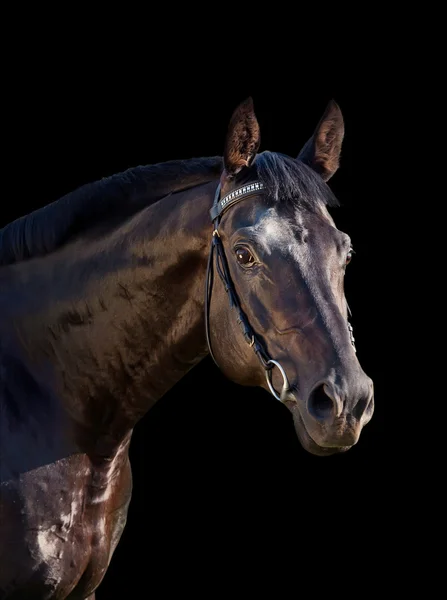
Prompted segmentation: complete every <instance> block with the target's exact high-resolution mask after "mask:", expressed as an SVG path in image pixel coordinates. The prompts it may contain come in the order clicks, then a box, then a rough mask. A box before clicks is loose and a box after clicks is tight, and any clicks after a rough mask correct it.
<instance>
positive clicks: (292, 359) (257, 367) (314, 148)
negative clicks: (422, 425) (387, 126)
mask: <svg viewBox="0 0 447 600" xmlns="http://www.w3.org/2000/svg"><path fill="white" fill-rule="evenodd" d="M343 135H344V124H343V118H342V115H341V112H340V109H339V108H338V106H337V105H336V104H335V103H334V102H331V103H330V104H329V106H328V108H327V110H326V112H325V114H324V115H323V117H322V119H321V121H320V123H319V124H318V126H317V128H316V130H315V132H314V134H313V136H312V137H311V138H310V139H309V141H308V142H307V144H306V145H305V146H304V148H303V149H302V151H301V153H300V154H299V156H298V157H297V158H291V157H288V156H285V155H282V154H278V153H272V152H263V153H258V149H259V144H260V135H259V125H258V122H257V120H256V117H255V114H254V111H253V104H252V101H251V99H249V100H247V101H246V102H244V103H242V104H241V105H240V106H239V107H238V108H237V109H236V111H235V113H234V114H233V117H232V119H231V122H230V125H229V129H228V134H227V139H226V143H225V149H224V156H223V159H222V158H221V157H215V158H202V159H192V160H185V161H171V162H166V163H163V164H158V165H152V166H147V167H137V168H134V169H130V170H128V171H126V172H124V173H122V174H119V175H115V176H112V177H109V178H106V179H104V180H101V181H99V182H96V183H93V184H89V185H86V186H84V187H81V188H80V189H78V190H76V191H74V192H73V193H71V194H68V195H67V196H65V197H63V198H61V199H60V200H59V201H57V202H55V203H53V204H51V205H48V206H46V207H44V208H43V209H41V210H38V211H36V212H34V213H31V214H29V215H27V216H25V217H23V218H21V219H18V220H17V221H14V222H13V223H11V224H9V225H8V226H6V227H5V228H4V229H3V230H1V231H0V265H1V267H0V287H1V295H0V314H1V320H0V476H1V498H0V597H1V598H2V599H6V598H8V599H11V600H12V599H17V598H27V599H28V600H32V599H34V598H38V599H39V600H43V599H47V598H48V599H49V598H58V599H62V598H64V599H66V598H70V599H73V598H94V596H95V589H96V588H97V586H98V585H99V584H100V582H101V580H102V578H103V577H104V574H105V572H106V570H107V568H108V565H109V562H110V559H111V556H112V553H113V552H114V549H115V547H116V545H117V543H118V541H119V539H120V536H121V533H122V531H123V528H124V526H125V522H126V515H127V508H128V504H129V500H130V496H131V488H132V480H131V469H130V465H129V457H128V450H129V443H130V440H131V436H132V431H133V429H134V427H135V425H136V424H137V423H138V421H139V420H140V419H141V418H142V416H143V415H145V414H146V413H147V411H148V410H149V409H150V408H151V407H152V406H153V405H154V403H155V402H156V401H157V400H158V399H159V398H161V397H162V396H163V395H164V394H165V393H166V392H167V390H169V389H170V388H172V386H173V385H174V384H175V383H176V382H178V381H179V380H180V379H181V378H182V377H183V376H184V375H185V374H186V373H187V372H188V371H189V370H190V369H191V368H192V367H194V365H196V364H197V363H198V362H199V361H200V360H202V359H203V358H204V357H205V356H206V355H207V354H208V353H209V352H210V351H211V353H212V356H213V358H214V359H215V361H216V362H217V364H218V365H219V367H220V369H221V370H222V372H223V373H224V374H225V375H226V376H227V377H228V378H229V379H231V380H233V381H234V382H237V383H239V384H241V385H242V386H262V387H264V388H265V389H266V390H267V391H268V392H269V393H271V394H272V396H273V397H274V398H277V399H278V400H280V401H281V402H283V403H284V404H285V405H286V406H287V407H288V408H289V409H290V411H291V413H292V414H293V419H294V422H295V426H296V432H297V435H298V436H299V439H300V441H301V444H302V445H303V447H304V448H305V449H306V450H308V451H309V452H311V453H314V454H317V455H322V456H327V455H330V454H333V453H339V452H343V451H346V450H347V449H349V448H350V447H352V446H353V445H354V444H355V443H356V442H357V441H358V439H359V435H360V432H361V429H362V427H363V426H364V425H365V424H366V423H367V422H368V421H369V420H370V419H371V416H372V413H373V405H374V403H373V385H372V381H371V380H370V379H369V378H368V377H367V376H366V375H365V373H364V372H363V370H362V369H361V367H360V364H359V362H358V359H357V356H356V353H355V347H354V343H353V337H352V330H351V329H350V325H349V322H348V313H349V309H348V306H347V303H346V299H345V296H344V291H343V281H344V274H345V269H346V265H347V264H348V263H349V261H350V260H351V256H352V252H353V251H352V247H351V242H350V238H349V237H348V236H347V235H346V234H345V233H342V232H341V231H339V230H338V229H337V228H336V226H335V224H334V222H333V220H332V218H331V216H330V214H329V212H328V207H330V206H336V205H337V200H336V198H335V197H334V195H333V193H332V192H331V190H330V188H329V187H328V185H327V183H326V182H327V180H328V179H329V178H330V177H331V176H332V175H333V174H334V173H335V171H336V170H337V168H338V164H339V155H340V149H341V144H342V140H343ZM216 275H219V276H216ZM241 389H242V388H241Z"/></svg>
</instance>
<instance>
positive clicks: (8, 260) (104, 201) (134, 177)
mask: <svg viewBox="0 0 447 600" xmlns="http://www.w3.org/2000/svg"><path fill="white" fill-rule="evenodd" d="M222 168H223V162H222V158H221V157H217V156H215V157H210V158H192V159H188V160H172V161H167V162H163V163H157V164H153V165H148V166H138V167H133V168H130V169H128V170H126V171H124V172H122V173H117V174H115V175H111V176H110V177H104V178H103V179H100V180H98V181H95V182H93V183H87V184H85V185H83V186H81V187H79V188H77V189H76V190H74V191H72V192H70V193H68V194H66V195H65V196H62V197H61V198H60V199H59V200H55V201H54V202H52V203H51V204H48V205H46V206H44V207H42V208H39V209H37V210H35V211H33V212H31V213H29V214H27V215H24V216H22V217H19V218H18V219H16V220H15V221H12V222H11V223H9V224H8V225H6V226H5V227H3V229H0V266H4V265H9V264H12V263H17V262H20V261H23V260H28V259H30V258H33V257H36V256H42V255H45V254H49V253H50V252H54V251H55V250H57V249H58V248H59V247H61V246H62V245H64V244H66V243H67V242H69V241H70V240H72V239H73V238H74V237H75V236H76V235H79V234H81V233H84V232H85V231H86V230H88V229H91V228H92V227H95V226H97V225H98V224H100V223H101V222H103V221H108V220H110V219H111V218H113V219H115V220H116V219H118V218H121V219H125V218H128V217H130V216H132V215H134V214H135V213H137V212H138V211H140V210H142V209H143V208H145V207H146V206H149V205H151V204H154V203H155V202H157V201H158V200H160V199H161V198H163V197H164V196H167V195H168V194H170V193H173V192H179V191H182V190H185V189H187V188H190V187H194V186H196V185H200V184H202V183H207V182H209V181H212V180H213V179H215V178H217V177H218V176H219V175H220V173H221V172H222Z"/></svg>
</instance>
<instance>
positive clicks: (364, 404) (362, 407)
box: [352, 396, 374, 421]
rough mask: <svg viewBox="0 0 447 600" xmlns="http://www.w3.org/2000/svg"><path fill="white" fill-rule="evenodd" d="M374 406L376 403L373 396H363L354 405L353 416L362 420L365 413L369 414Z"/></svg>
mask: <svg viewBox="0 0 447 600" xmlns="http://www.w3.org/2000/svg"><path fill="white" fill-rule="evenodd" d="M373 406H374V404H373V397H372V396H367V397H365V398H361V399H360V400H359V401H358V402H357V404H356V405H355V406H354V408H353V410H352V416H353V417H355V418H356V419H357V420H358V421H360V419H361V418H362V417H363V415H366V416H369V413H370V412H371V410H372V408H373Z"/></svg>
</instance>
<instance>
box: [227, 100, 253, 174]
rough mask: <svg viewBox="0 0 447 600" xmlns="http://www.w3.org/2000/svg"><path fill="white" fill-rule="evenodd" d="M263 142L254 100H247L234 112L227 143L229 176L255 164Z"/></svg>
mask: <svg viewBox="0 0 447 600" xmlns="http://www.w3.org/2000/svg"><path fill="white" fill-rule="evenodd" d="M260 142H261V136H260V130H259V123H258V120H257V119H256V115H255V112H254V108H253V100H252V98H247V99H246V100H245V101H244V102H242V103H241V104H240V105H239V106H238V107H237V108H236V110H235V111H234V113H233V115H232V117H231V120H230V123H229V125H228V132H227V138H226V141H225V151H224V165H225V171H226V173H227V175H229V176H230V177H232V176H234V175H236V174H237V173H239V171H241V169H243V168H244V167H250V165H251V164H252V163H253V161H254V159H255V156H256V153H257V151H258V149H259V145H260Z"/></svg>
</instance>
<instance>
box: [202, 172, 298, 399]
mask: <svg viewBox="0 0 447 600" xmlns="http://www.w3.org/2000/svg"><path fill="white" fill-rule="evenodd" d="M263 190H264V184H263V183H262V182H260V181H254V182H251V183H248V184H246V185H243V186H240V187H238V188H236V189H235V190H233V191H232V192H230V193H228V194H227V195H226V196H224V197H223V198H220V192H221V185H220V183H219V185H218V186H217V190H216V194H215V196H214V202H213V206H212V208H211V210H210V215H211V221H212V223H213V225H214V229H213V235H212V239H211V249H210V254H209V257H208V266H207V271H206V283H205V330H206V341H207V343H208V348H209V351H210V354H211V358H212V359H213V360H214V362H215V363H216V365H217V366H219V364H218V362H217V360H216V357H215V356H214V353H213V350H212V347H211V336H210V327H209V309H210V304H211V294H212V291H213V281H214V271H213V266H214V260H213V259H214V253H216V269H217V272H218V273H219V276H220V278H221V280H222V282H223V284H224V287H225V291H226V292H227V294H228V297H229V300H230V307H231V308H234V309H235V310H236V312H237V322H238V323H239V325H240V327H241V330H242V333H243V335H244V339H245V341H246V342H247V344H248V345H249V346H250V347H251V348H253V350H254V352H255V354H256V356H257V357H258V359H259V362H260V363H261V366H262V368H263V369H264V370H265V376H266V380H267V384H268V386H269V389H270V391H271V393H272V394H273V396H274V397H275V398H276V399H277V400H279V401H281V397H285V395H286V393H287V391H288V390H289V388H290V386H289V381H288V379H287V376H286V373H285V371H284V369H283V368H282V366H281V365H280V364H279V362H277V361H276V360H273V359H272V358H270V357H269V355H268V353H267V351H266V350H265V348H264V347H263V345H262V344H261V342H260V340H259V339H258V337H257V335H256V334H255V332H254V330H253V328H252V326H251V325H250V322H249V320H248V318H247V316H246V315H245V313H244V311H243V310H242V307H241V304H240V302H239V298H238V295H237V293H236V290H235V287H234V284H233V280H232V279H231V275H230V271H229V269H228V263H227V258H226V256H225V251H224V248H223V244H222V240H221V238H220V235H219V224H220V219H221V216H222V213H223V212H224V211H226V210H228V209H229V208H230V207H231V206H233V205H234V204H236V202H240V201H241V200H242V199H244V198H246V197H247V196H253V195H254V194H259V193H262V192H263ZM275 366H276V367H277V368H278V369H279V371H280V373H281V375H282V378H283V386H282V390H281V393H280V394H278V393H277V391H276V390H275V388H274V387H273V383H272V370H273V367H275ZM291 398H292V397H291V396H290V395H289V397H288V399H289V400H290V399H291Z"/></svg>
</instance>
